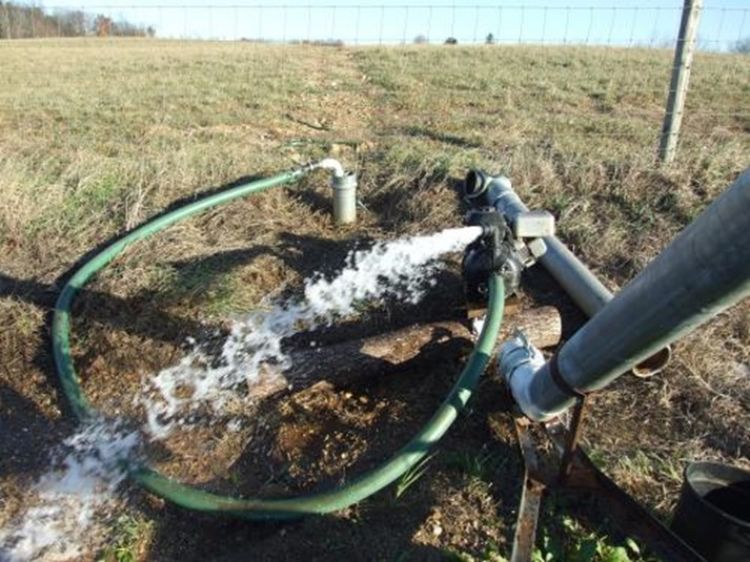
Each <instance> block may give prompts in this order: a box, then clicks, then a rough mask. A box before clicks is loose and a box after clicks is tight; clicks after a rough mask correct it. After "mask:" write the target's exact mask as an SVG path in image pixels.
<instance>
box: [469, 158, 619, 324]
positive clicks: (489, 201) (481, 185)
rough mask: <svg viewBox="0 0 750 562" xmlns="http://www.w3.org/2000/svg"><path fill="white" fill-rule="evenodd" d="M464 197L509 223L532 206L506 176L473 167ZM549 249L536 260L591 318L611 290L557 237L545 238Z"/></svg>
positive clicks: (608, 299)
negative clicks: (504, 218)
mask: <svg viewBox="0 0 750 562" xmlns="http://www.w3.org/2000/svg"><path fill="white" fill-rule="evenodd" d="M464 197H465V198H466V200H467V201H468V202H469V203H472V204H475V205H476V204H478V205H480V206H487V207H494V208H495V209H497V211H498V212H500V213H502V214H503V215H505V217H506V218H507V219H508V222H511V223H512V222H513V220H514V219H515V218H516V217H517V216H518V215H520V214H521V213H527V212H528V211H529V208H528V207H527V206H526V205H525V204H524V203H523V201H521V198H520V197H519V196H518V194H517V193H516V192H515V191H514V190H513V188H512V187H511V183H510V180H509V179H508V178H506V177H505V176H492V175H489V174H487V173H486V172H483V171H481V170H471V171H469V173H468V174H467V175H466V179H465V181H464ZM543 240H544V244H545V246H546V251H545V252H544V253H543V254H542V255H541V256H539V257H538V258H537V259H538V261H539V263H541V264H542V266H543V267H544V268H545V269H546V270H547V271H548V272H549V273H550V275H552V277H554V279H555V281H557V282H558V283H559V284H560V286H561V287H562V288H563V289H565V292H566V293H568V295H570V298H571V299H573V302H575V303H576V304H577V305H578V307H579V308H580V309H581V310H582V311H583V312H584V313H585V314H586V316H588V317H591V316H593V315H594V314H596V313H597V312H599V310H601V309H602V308H603V307H604V305H605V304H607V303H608V302H609V301H611V300H612V293H611V292H610V291H609V289H607V288H606V287H605V286H604V285H603V284H602V282H601V281H599V279H597V278H596V276H595V275H594V274H593V273H592V272H591V271H590V270H589V269H588V268H587V267H586V266H585V265H584V264H583V263H582V262H581V260H579V259H578V258H577V257H576V256H575V255H573V252H571V251H570V250H569V249H568V248H567V246H565V244H563V243H562V242H561V241H560V240H559V239H558V238H557V237H556V236H545V237H544V238H543Z"/></svg>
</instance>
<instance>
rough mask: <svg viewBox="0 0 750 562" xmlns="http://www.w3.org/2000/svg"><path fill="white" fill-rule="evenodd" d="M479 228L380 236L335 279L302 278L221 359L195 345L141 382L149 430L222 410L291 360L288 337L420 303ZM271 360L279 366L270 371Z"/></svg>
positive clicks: (240, 327)
mask: <svg viewBox="0 0 750 562" xmlns="http://www.w3.org/2000/svg"><path fill="white" fill-rule="evenodd" d="M480 233H481V229H480V228H479V227H465V228H453V229H447V230H443V231H442V232H438V233H436V234H432V235H427V236H414V237H409V238H402V239H399V240H394V241H390V242H378V243H376V244H375V245H374V246H373V247H371V248H369V249H368V250H359V251H354V252H351V253H350V254H349V255H348V256H347V259H346V266H345V267H344V268H343V269H342V270H341V271H340V272H339V274H338V275H337V276H336V277H334V278H333V279H331V280H327V279H325V278H323V277H322V276H318V277H317V278H313V279H309V280H308V281H307V282H306V283H305V291H304V297H303V298H302V299H300V300H295V301H287V302H282V303H279V304H277V305H276V306H274V307H273V308H271V310H269V311H266V312H253V313H251V314H248V315H246V316H244V317H243V318H240V319H239V320H237V321H236V322H234V324H233V325H232V327H231V330H230V333H229V335H228V337H227V339H226V341H225V342H224V344H223V347H222V349H221V352H220V354H219V357H218V358H217V357H212V356H211V354H209V353H208V352H207V351H206V350H205V349H203V348H201V347H200V346H197V347H195V348H194V349H193V351H192V352H191V353H190V354H189V355H187V356H186V357H185V358H183V359H182V360H181V361H180V363H178V364H177V365H174V366H172V367H169V368H167V369H164V370H163V371H161V372H160V373H158V374H157V375H156V376H153V377H150V378H147V379H146V380H145V381H144V388H145V390H146V392H145V393H144V395H143V396H141V397H139V400H140V401H141V403H142V404H143V405H144V407H145V411H146V417H147V432H148V434H149V435H150V437H151V438H152V439H164V438H166V437H168V436H169V435H170V433H171V432H172V431H173V429H174V428H175V427H176V426H178V425H181V426H185V425H188V421H187V420H188V419H189V418H190V416H191V415H193V414H195V413H196V412H197V411H199V410H205V409H209V410H212V411H213V412H215V413H218V412H221V411H222V410H224V409H225V406H226V403H227V400H230V399H232V398H233V397H236V392H235V389H236V388H237V387H238V386H240V385H243V384H253V383H258V382H261V381H263V380H264V379H265V378H268V377H269V376H273V375H272V372H275V373H279V372H283V370H285V369H287V368H288V367H289V366H290V360H289V357H288V356H287V355H285V354H284V352H283V351H282V347H281V342H282V340H283V339H284V338H288V337H289V336H291V335H293V334H295V333H297V332H299V331H301V330H310V329H312V328H314V327H316V326H320V325H324V324H330V323H332V322H333V321H334V320H336V319H338V318H341V317H346V316H350V315H352V314H355V313H356V307H357V306H358V305H359V304H361V303H362V302H364V301H369V302H372V301H380V300H382V299H383V298H385V297H393V298H396V299H398V300H401V301H403V302H407V303H412V304H414V303H417V302H419V300H420V299H421V298H422V296H423V295H424V292H425V290H426V288H427V287H428V286H430V285H432V284H434V283H435V280H434V274H435V273H436V271H437V270H438V269H439V268H440V267H441V264H440V262H439V261H438V258H439V257H440V256H442V255H443V254H446V253H448V252H454V251H458V250H461V249H463V248H464V247H465V246H466V245H467V244H469V243H470V242H472V241H473V240H474V239H476V238H477V236H478V235H479V234H480ZM269 365H271V366H274V367H275V369H274V370H269V369H266V367H267V366H269Z"/></svg>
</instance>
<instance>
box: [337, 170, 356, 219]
mask: <svg viewBox="0 0 750 562" xmlns="http://www.w3.org/2000/svg"><path fill="white" fill-rule="evenodd" d="M331 187H332V188H333V222H334V223H336V224H349V223H353V222H354V221H356V220H357V176H356V175H355V174H354V172H349V173H348V174H344V175H343V176H333V177H332V178H331Z"/></svg>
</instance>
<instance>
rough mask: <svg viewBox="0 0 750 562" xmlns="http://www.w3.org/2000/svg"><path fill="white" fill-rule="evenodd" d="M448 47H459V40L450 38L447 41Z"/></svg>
mask: <svg viewBox="0 0 750 562" xmlns="http://www.w3.org/2000/svg"><path fill="white" fill-rule="evenodd" d="M445 44H446V45H458V39H456V38H455V37H448V39H446V40H445Z"/></svg>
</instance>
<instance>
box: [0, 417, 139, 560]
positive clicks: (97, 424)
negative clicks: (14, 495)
mask: <svg viewBox="0 0 750 562" xmlns="http://www.w3.org/2000/svg"><path fill="white" fill-rule="evenodd" d="M139 444H140V437H139V434H138V432H135V431H132V430H129V429H126V428H125V427H124V426H123V425H122V423H121V422H118V421H116V420H108V419H103V418H100V419H95V420H93V421H90V422H87V423H86V424H84V425H83V426H82V427H81V428H80V429H79V431H77V432H76V433H75V434H73V435H72V436H70V437H68V438H67V439H65V441H63V442H62V443H61V444H60V445H59V446H58V447H57V449H56V450H55V451H54V452H53V455H52V469H51V470H50V471H48V472H47V473H46V474H45V475H43V476H42V477H41V478H40V479H39V480H38V481H37V482H36V483H35V484H34V486H33V487H32V489H31V490H30V492H29V494H28V499H27V506H26V508H25V509H24V511H23V512H22V513H21V514H19V516H18V517H16V518H15V519H14V520H13V521H11V523H10V524H9V525H7V526H6V527H5V528H4V529H2V530H0V560H1V561H3V562H22V561H24V562H25V561H27V560H46V561H58V560H74V559H76V558H78V557H80V556H81V555H82V541H84V540H85V541H86V543H87V544H88V545H89V546H91V545H92V544H95V543H96V542H97V540H102V539H103V538H104V537H103V524H102V521H103V520H106V512H107V510H108V508H110V507H111V506H112V504H113V502H114V499H115V494H116V490H117V488H118V486H119V485H120V483H121V482H122V480H123V479H124V478H125V476H126V474H125V470H124V468H123V461H125V460H126V459H129V458H132V457H133V456H134V455H135V454H136V451H137V450H138V448H139Z"/></svg>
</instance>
